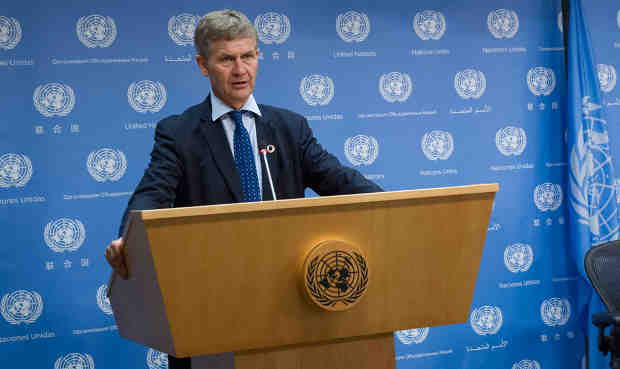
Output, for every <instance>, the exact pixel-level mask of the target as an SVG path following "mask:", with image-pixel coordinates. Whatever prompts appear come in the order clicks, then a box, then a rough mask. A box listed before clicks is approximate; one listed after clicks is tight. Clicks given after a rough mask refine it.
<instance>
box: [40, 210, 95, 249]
mask: <svg viewBox="0 0 620 369" xmlns="http://www.w3.org/2000/svg"><path fill="white" fill-rule="evenodd" d="M43 239H44V240H45V243H46V244H47V247H49V248H50V249H51V250H52V251H54V252H64V251H76V250H77V249H79V248H80V246H82V244H83V243H84V240H85V239H86V230H85V229H84V224H82V222H80V221H79V219H69V218H60V219H58V220H55V221H52V222H49V223H47V225H45V230H44V231H43Z"/></svg>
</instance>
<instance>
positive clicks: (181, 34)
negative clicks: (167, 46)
mask: <svg viewBox="0 0 620 369" xmlns="http://www.w3.org/2000/svg"><path fill="white" fill-rule="evenodd" d="M199 21H200V17H198V16H196V15H193V14H188V13H182V14H179V15H173V16H172V17H170V19H169V20H168V36H170V39H172V41H174V43H175V44H177V45H179V46H187V45H192V44H193V43H194V30H195V29H196V26H197V25H198V22H199Z"/></svg>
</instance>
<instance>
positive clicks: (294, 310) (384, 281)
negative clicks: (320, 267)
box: [128, 184, 498, 356]
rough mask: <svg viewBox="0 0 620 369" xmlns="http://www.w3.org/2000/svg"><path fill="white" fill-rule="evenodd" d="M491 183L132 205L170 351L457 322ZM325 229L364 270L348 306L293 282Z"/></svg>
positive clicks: (476, 259)
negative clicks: (146, 207)
mask: <svg viewBox="0 0 620 369" xmlns="http://www.w3.org/2000/svg"><path fill="white" fill-rule="evenodd" d="M497 190H498V186H497V185H496V184H491V185H477V186H466V187H453V188H443V189H429V190H414V191H398V192H388V193H378V194H364V195H347V196H334V197H323V198H312V199H298V200H285V201H275V202H264V203H250V204H232V205H219V206H208V207H195V208H184V209H183V208H177V209H165V210H156V211H143V212H141V216H142V219H143V221H144V224H145V225H146V227H147V230H148V231H147V232H148V240H149V244H150V248H151V253H152V258H153V262H154V265H155V270H156V272H157V282H158V283H159V286H160V288H161V290H162V295H163V302H164V305H165V311H166V313H167V316H168V319H169V324H170V331H171V333H172V337H173V340H174V347H175V349H176V354H177V356H189V355H202V354H210V353H218V352H239V351H242V350H247V349H258V348H275V347H279V346H283V345H299V344H309V343H318V342H323V343H325V342H329V341H331V340H337V339H345V338H351V337H364V336H369V335H376V334H381V333H391V332H392V331H394V330H400V329H412V328H421V327H427V326H435V325H444V324H455V323H462V322H464V321H466V320H467V317H468V313H469V309H470V304H471V299H472V296H473V291H474V287H475V282H476V277H477V272H478V266H479V263H480V258H481V254H482V248H483V245H484V240H485V236H486V231H487V225H488V221H489V217H490V213H491V206H492V202H493V197H494V194H495V192H496V191H497ZM326 240H341V241H344V242H347V243H350V244H352V245H355V246H357V247H359V248H360V249H361V250H362V251H363V252H364V254H365V256H366V258H367V261H368V266H369V268H371V269H372V271H373V275H372V280H371V281H370V283H369V288H368V291H367V293H366V296H365V297H364V299H363V300H362V301H360V303H359V304H358V305H357V306H355V307H354V308H353V309H351V310H348V311H344V312H322V311H318V310H317V309H316V308H314V307H312V306H311V305H310V304H309V303H308V302H307V301H306V299H305V298H304V296H303V291H302V290H301V289H300V288H299V283H298V273H299V270H300V268H301V265H300V263H301V262H302V260H303V258H304V256H305V255H306V254H307V252H308V251H309V250H310V249H311V248H312V247H314V246H315V245H317V244H319V243H321V242H323V241H326ZM128 247H131V245H129V246H128ZM130 269H131V266H130ZM146 344H148V343H146Z"/></svg>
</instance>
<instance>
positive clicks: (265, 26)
mask: <svg viewBox="0 0 620 369" xmlns="http://www.w3.org/2000/svg"><path fill="white" fill-rule="evenodd" d="M254 27H255V28H256V32H257V33H258V39H259V40H261V42H262V43H264V44H267V45H269V44H272V43H274V44H281V43H283V42H284V41H286V40H287V39H288V36H290V35H291V22H290V21H289V19H288V17H287V16H286V15H285V14H278V13H274V12H268V13H265V14H259V15H258V16H257V17H256V19H255V20H254Z"/></svg>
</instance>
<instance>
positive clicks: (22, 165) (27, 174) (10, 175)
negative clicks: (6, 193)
mask: <svg viewBox="0 0 620 369" xmlns="http://www.w3.org/2000/svg"><path fill="white" fill-rule="evenodd" d="M30 178H32V162H31V161H30V159H29V158H28V157H27V156H26V155H22V154H4V155H2V156H0V188H8V187H12V186H13V187H24V186H25V185H26V183H28V181H30Z"/></svg>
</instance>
